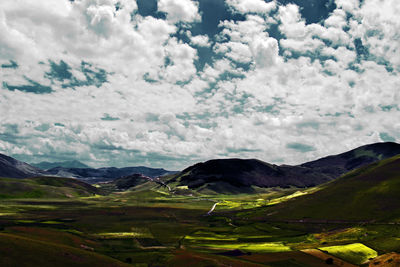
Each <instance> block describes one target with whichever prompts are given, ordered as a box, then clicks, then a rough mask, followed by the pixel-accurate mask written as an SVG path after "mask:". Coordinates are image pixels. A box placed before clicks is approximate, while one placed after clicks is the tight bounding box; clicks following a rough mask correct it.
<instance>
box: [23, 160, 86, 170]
mask: <svg viewBox="0 0 400 267" xmlns="http://www.w3.org/2000/svg"><path fill="white" fill-rule="evenodd" d="M31 165H32V166H34V167H36V168H39V169H42V170H48V169H52V168H56V167H63V168H89V166H88V165H86V164H84V163H82V162H80V161H77V160H70V161H61V162H47V161H42V162H39V163H31Z"/></svg>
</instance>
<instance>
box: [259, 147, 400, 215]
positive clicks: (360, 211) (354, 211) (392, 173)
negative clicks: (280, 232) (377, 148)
mask: <svg viewBox="0 0 400 267" xmlns="http://www.w3.org/2000/svg"><path fill="white" fill-rule="evenodd" d="M267 213H268V214H269V215H264V216H262V215H261V217H260V219H262V220H264V219H266V218H269V219H279V220H282V219H287V220H290V219H293V220H294V219H297V220H299V219H301V220H325V221H329V220H353V221H371V220H374V221H378V222H379V221H385V220H398V219H400V155H397V156H395V157H392V158H389V159H385V160H382V161H380V162H375V163H372V164H370V165H368V166H364V167H362V168H359V169H357V170H354V171H351V172H349V173H347V174H346V175H344V176H342V177H340V178H339V179H337V180H334V181H332V182H330V183H328V184H326V185H323V188H322V189H321V190H319V191H317V192H315V193H313V194H309V195H304V196H301V197H298V198H295V199H292V200H289V201H287V202H283V203H280V204H278V205H276V206H273V207H271V208H269V209H268V211H267ZM259 215H260V214H258V215H257V216H259Z"/></svg>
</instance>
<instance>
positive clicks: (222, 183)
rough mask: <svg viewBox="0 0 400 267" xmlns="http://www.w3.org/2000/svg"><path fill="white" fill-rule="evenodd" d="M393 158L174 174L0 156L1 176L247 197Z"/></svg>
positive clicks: (380, 153) (361, 155)
mask: <svg viewBox="0 0 400 267" xmlns="http://www.w3.org/2000/svg"><path fill="white" fill-rule="evenodd" d="M397 154H400V144H397V143H394V142H385V143H375V144H370V145H365V146H361V147H358V148H356V149H353V150H350V151H348V152H345V153H341V154H338V155H332V156H328V157H324V158H321V159H318V160H315V161H311V162H307V163H303V164H300V165H295V166H291V165H279V166H278V165H275V164H270V163H267V162H263V161H261V160H257V159H236V158H234V159H214V160H209V161H206V162H202V163H197V164H195V165H193V166H190V167H188V168H186V169H184V170H183V171H181V172H178V173H177V172H171V171H167V170H165V169H160V168H159V169H155V168H148V167H143V166H139V167H125V168H115V167H106V168H97V169H95V168H74V167H73V168H68V167H60V166H58V167H54V168H51V169H47V170H46V171H44V170H41V169H38V168H36V167H33V166H31V165H29V164H27V163H24V162H20V161H18V160H16V159H13V158H11V157H8V156H5V155H2V154H0V177H11V178H26V177H34V176H58V177H70V178H77V179H79V180H82V181H85V182H88V183H98V182H106V181H112V180H115V179H117V178H121V177H129V176H132V175H133V174H140V175H142V176H137V177H138V179H140V180H141V181H140V182H139V181H138V183H142V182H143V181H145V180H143V179H142V178H143V177H149V178H155V177H160V176H165V177H166V178H163V182H164V183H165V184H166V185H168V186H169V187H170V188H174V187H182V186H184V187H188V188H189V189H191V190H195V191H197V192H214V193H251V192H254V190H255V189H254V188H255V187H258V188H270V187H282V188H288V187H301V188H304V187H312V186H316V185H319V184H323V183H326V182H329V181H331V180H334V179H336V178H338V177H340V176H341V175H343V174H345V173H347V172H349V171H351V170H354V169H357V168H360V167H362V166H365V165H367V164H370V163H373V162H377V161H379V160H383V159H387V158H390V157H393V156H395V155H397ZM54 164H56V165H57V164H60V163H54ZM72 164H78V165H79V162H72ZM41 166H45V167H47V166H51V164H47V163H44V164H42V165H41ZM133 177H136V176H133ZM132 179H133V178H132V177H131V178H130V182H129V184H132V186H134V185H135V184H136V183H135V182H132ZM125 187H126V186H124V188H125Z"/></svg>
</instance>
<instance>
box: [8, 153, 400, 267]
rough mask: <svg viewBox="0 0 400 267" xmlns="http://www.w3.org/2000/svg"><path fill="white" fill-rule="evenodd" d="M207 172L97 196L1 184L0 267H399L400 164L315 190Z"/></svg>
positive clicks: (128, 184)
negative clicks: (196, 182)
mask: <svg viewBox="0 0 400 267" xmlns="http://www.w3.org/2000/svg"><path fill="white" fill-rule="evenodd" d="M227 168H228V167H227ZM319 168H321V166H319ZM203 170H204V169H203ZM208 170H212V169H208ZM202 172H203V173H202V176H201V177H202V178H201V179H202V183H203V184H202V185H201V186H199V187H197V186H193V184H192V183H189V184H184V183H183V182H184V181H185V179H183V178H182V177H184V176H185V175H186V176H188V175H189V176H190V175H191V176H190V181H193V179H194V175H193V173H191V172H190V171H188V170H185V171H183V172H182V173H177V174H168V175H167V176H163V177H158V178H151V177H147V176H144V175H142V174H135V175H130V176H125V177H121V178H118V179H115V180H113V181H111V182H106V183H104V182H103V183H98V184H94V185H89V184H86V183H84V182H83V181H79V180H78V179H71V178H61V177H51V176H40V177H35V178H23V179H22V178H0V185H1V188H0V265H1V266H137V267H144V266H149V267H150V266H171V267H172V266H204V267H210V266H271V267H275V266H276V267H279V266H285V267H286V266H287V267H291V266H398V264H399V254H397V253H399V252H400V206H399V203H400V192H399V191H400V187H399V181H400V156H391V157H387V158H385V159H383V158H382V160H379V159H378V161H375V162H372V163H367V164H365V165H363V166H361V167H360V168H355V169H353V170H352V171H350V172H348V173H346V174H344V175H342V176H341V177H339V178H336V179H331V180H330V181H328V182H327V183H322V184H320V185H317V186H308V187H298V186H293V185H287V186H284V187H279V186H274V187H267V186H264V187H262V186H260V184H258V185H254V184H238V183H232V182H230V181H229V180H227V179H226V178H224V179H223V181H222V182H220V180H221V179H220V178H221V177H224V176H223V175H225V174H224V172H220V173H219V174H220V176H218V177H216V178H214V179H213V180H211V178H210V177H211V175H209V176H208V178H207V179H204V177H205V174H204V171H202ZM212 172H214V173H215V169H213V170H212ZM250 172H251V171H250ZM246 175H247V174H246ZM214 176H215V175H214ZM231 177H233V178H235V177H240V176H231ZM233 178H232V179H233ZM223 186H226V188H229V190H226V191H223V192H221V191H219V190H220V189H221V188H223Z"/></svg>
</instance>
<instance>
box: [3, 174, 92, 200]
mask: <svg viewBox="0 0 400 267" xmlns="http://www.w3.org/2000/svg"><path fill="white" fill-rule="evenodd" d="M97 193H98V189H97V188H96V187H94V186H91V185H89V184H86V183H84V182H81V181H78V180H76V179H70V178H60V177H35V178H26V179H13V178H0V199H8V198H70V197H78V196H92V195H94V194H97Z"/></svg>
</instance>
